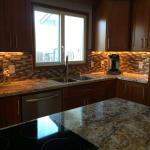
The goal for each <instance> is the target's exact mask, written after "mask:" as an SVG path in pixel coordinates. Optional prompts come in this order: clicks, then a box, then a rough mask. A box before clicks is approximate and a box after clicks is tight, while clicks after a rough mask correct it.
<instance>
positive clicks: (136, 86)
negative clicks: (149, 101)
mask: <svg viewBox="0 0 150 150" xmlns="http://www.w3.org/2000/svg"><path fill="white" fill-rule="evenodd" d="M145 90H146V85H145V84H143V83H135V82H130V81H123V80H118V81H117V90H116V97H119V98H123V99H126V100H131V101H134V102H138V103H141V104H146V103H145V97H146V96H145V93H146V91H145Z"/></svg>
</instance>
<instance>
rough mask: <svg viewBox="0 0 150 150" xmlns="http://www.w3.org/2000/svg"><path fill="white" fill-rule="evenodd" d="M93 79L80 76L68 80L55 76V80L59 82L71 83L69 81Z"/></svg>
mask: <svg viewBox="0 0 150 150" xmlns="http://www.w3.org/2000/svg"><path fill="white" fill-rule="evenodd" d="M91 79H93V78H92V77H87V76H79V77H74V78H69V79H68V81H67V80H66V79H65V78H54V79H53V80H54V81H57V82H63V83H69V82H78V81H85V80H91Z"/></svg>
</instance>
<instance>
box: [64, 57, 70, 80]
mask: <svg viewBox="0 0 150 150" xmlns="http://www.w3.org/2000/svg"><path fill="white" fill-rule="evenodd" d="M68 71H69V68H68V56H66V63H65V80H66V82H68V75H69V72H68Z"/></svg>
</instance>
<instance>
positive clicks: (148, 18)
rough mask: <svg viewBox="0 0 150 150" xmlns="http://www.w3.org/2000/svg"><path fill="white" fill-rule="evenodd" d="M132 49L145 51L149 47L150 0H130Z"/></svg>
mask: <svg viewBox="0 0 150 150" xmlns="http://www.w3.org/2000/svg"><path fill="white" fill-rule="evenodd" d="M132 3H133V4H132V5H133V8H132V9H133V12H132V50H134V51H146V50H148V49H149V48H150V37H149V33H150V26H149V23H150V1H149V0H134V1H132Z"/></svg>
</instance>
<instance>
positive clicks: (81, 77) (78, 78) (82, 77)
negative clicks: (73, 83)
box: [75, 76, 93, 81]
mask: <svg viewBox="0 0 150 150" xmlns="http://www.w3.org/2000/svg"><path fill="white" fill-rule="evenodd" d="M75 79H76V80H80V81H84V80H91V79H93V78H92V77H87V76H80V77H77V78H75Z"/></svg>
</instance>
